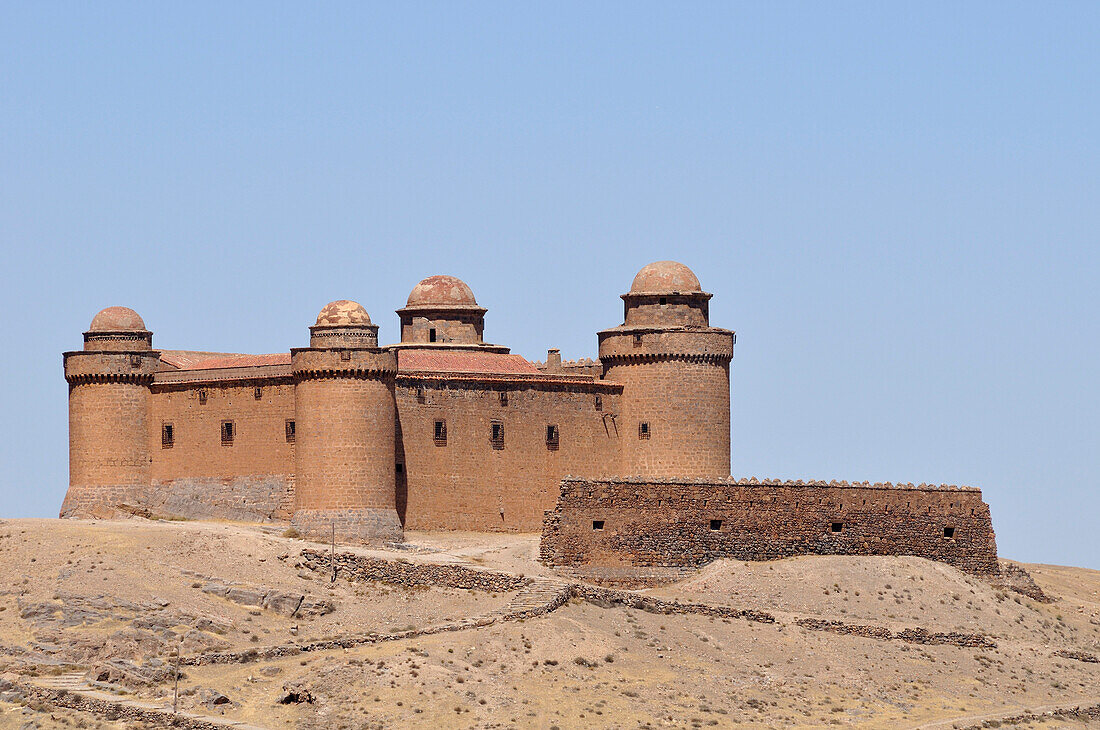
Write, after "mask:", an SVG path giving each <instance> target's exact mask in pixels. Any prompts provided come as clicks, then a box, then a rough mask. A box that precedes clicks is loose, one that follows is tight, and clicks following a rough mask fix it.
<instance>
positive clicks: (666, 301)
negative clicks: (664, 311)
mask: <svg viewBox="0 0 1100 730" xmlns="http://www.w3.org/2000/svg"><path fill="white" fill-rule="evenodd" d="M666 304H668V300H667V299H665V298H664V297H661V306H662V307H663V306H665V305H666Z"/></svg>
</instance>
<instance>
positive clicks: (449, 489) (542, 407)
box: [396, 376, 620, 532]
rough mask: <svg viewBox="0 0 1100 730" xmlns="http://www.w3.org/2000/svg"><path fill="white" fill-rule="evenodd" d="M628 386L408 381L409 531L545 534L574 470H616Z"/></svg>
mask: <svg viewBox="0 0 1100 730" xmlns="http://www.w3.org/2000/svg"><path fill="white" fill-rule="evenodd" d="M619 390H620V389H619V388H618V386H615V385H613V384H606V383H597V382H595V381H587V382H583V381H582V382H577V383H560V382H559V383H553V382H548V381H543V382H538V381H535V380H533V379H532V380H526V381H523V380H511V381H509V380H507V379H495V380H494V379H492V378H477V377H471V378H449V379H432V378H425V379H419V378H415V377H407V376H406V377H399V378H398V384H397V388H396V398H397V412H398V420H399V424H400V425H399V430H400V439H399V441H398V447H397V452H396V462H397V463H399V464H401V465H402V469H401V472H400V473H399V474H398V511H399V512H401V511H402V509H403V511H404V520H405V529H408V530H475V531H479V530H492V531H515V532H537V531H539V530H540V529H541V528H542V518H543V513H544V512H545V511H546V510H549V509H551V508H552V507H553V506H554V503H555V501H556V500H557V497H558V483H559V481H560V479H561V478H562V477H563V476H564V475H566V474H581V475H585V476H602V475H607V474H611V473H614V471H615V465H616V463H617V452H618V442H619V439H620V434H619V433H618V431H617V425H616V420H615V418H614V416H615V414H617V413H618V410H619ZM418 393H419V395H418ZM501 393H506V394H507V405H502V404H501V396H500V394H501ZM597 395H598V396H599V397H600V399H601V404H600V405H601V408H602V410H596V396H597ZM437 420H443V421H445V422H446V431H447V439H446V445H442V444H437V443H436V439H435V422H436V421H437ZM494 421H496V422H499V423H501V424H503V426H504V446H503V448H501V449H497V448H494V447H493V443H492V438H491V436H492V423H493V422H494ZM548 425H556V426H557V427H558V434H559V440H558V445H557V448H556V449H554V448H549V447H548V446H547V433H546V427H547V426H548Z"/></svg>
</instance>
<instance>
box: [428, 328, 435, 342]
mask: <svg viewBox="0 0 1100 730" xmlns="http://www.w3.org/2000/svg"><path fill="white" fill-rule="evenodd" d="M428 342H435V327H432V328H431V329H430V330H428Z"/></svg>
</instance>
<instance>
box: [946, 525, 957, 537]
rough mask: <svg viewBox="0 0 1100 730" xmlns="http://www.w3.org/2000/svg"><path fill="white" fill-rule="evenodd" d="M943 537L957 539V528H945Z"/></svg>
mask: <svg viewBox="0 0 1100 730" xmlns="http://www.w3.org/2000/svg"><path fill="white" fill-rule="evenodd" d="M943 536H944V537H946V538H953V537H955V528H954V527H945V528H943Z"/></svg>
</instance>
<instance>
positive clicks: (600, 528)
mask: <svg viewBox="0 0 1100 730" xmlns="http://www.w3.org/2000/svg"><path fill="white" fill-rule="evenodd" d="M814 554H816V555H913V556H917V557H923V558H928V559H931V560H938V561H941V562H944V563H948V564H950V565H953V566H955V567H956V568H959V569H960V570H964V571H966V572H969V573H972V574H976V575H984V576H993V575H998V574H999V572H1000V568H999V565H998V561H997V545H996V540H995V537H994V534H993V526H992V523H991V521H990V515H989V506H988V505H987V504H986V503H985V502H983V501H982V495H981V491H980V490H977V489H973V488H969V487H948V486H946V485H941V486H932V485H919V486H914V485H903V486H895V485H891V484H869V483H866V482H865V483H862V484H859V483H857V484H848V483H847V482H829V483H826V482H802V481H796V482H791V481H787V482H780V481H775V480H767V481H757V480H755V479H753V480H745V479H742V480H734V479H728V480H708V481H691V480H673V479H669V480H648V479H638V478H627V479H609V480H586V479H575V478H567V479H564V480H562V484H561V494H560V496H559V498H558V503H557V505H556V506H555V508H554V510H553V511H551V512H548V513H547V515H546V517H545V520H544V529H543V535H542V544H541V547H540V558H541V560H542V561H543V563H545V564H547V565H551V566H554V567H565V568H572V569H577V570H579V569H582V568H583V569H592V568H605V569H616V570H618V571H625V572H629V571H628V570H627V569H628V568H631V567H633V568H637V569H639V570H640V571H643V572H644V571H646V570H648V571H650V572H652V569H653V568H657V567H661V568H676V567H700V566H702V565H705V564H707V563H709V562H711V561H713V560H716V559H719V558H736V559H740V560H772V559H778V558H785V557H791V556H794V555H814Z"/></svg>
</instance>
